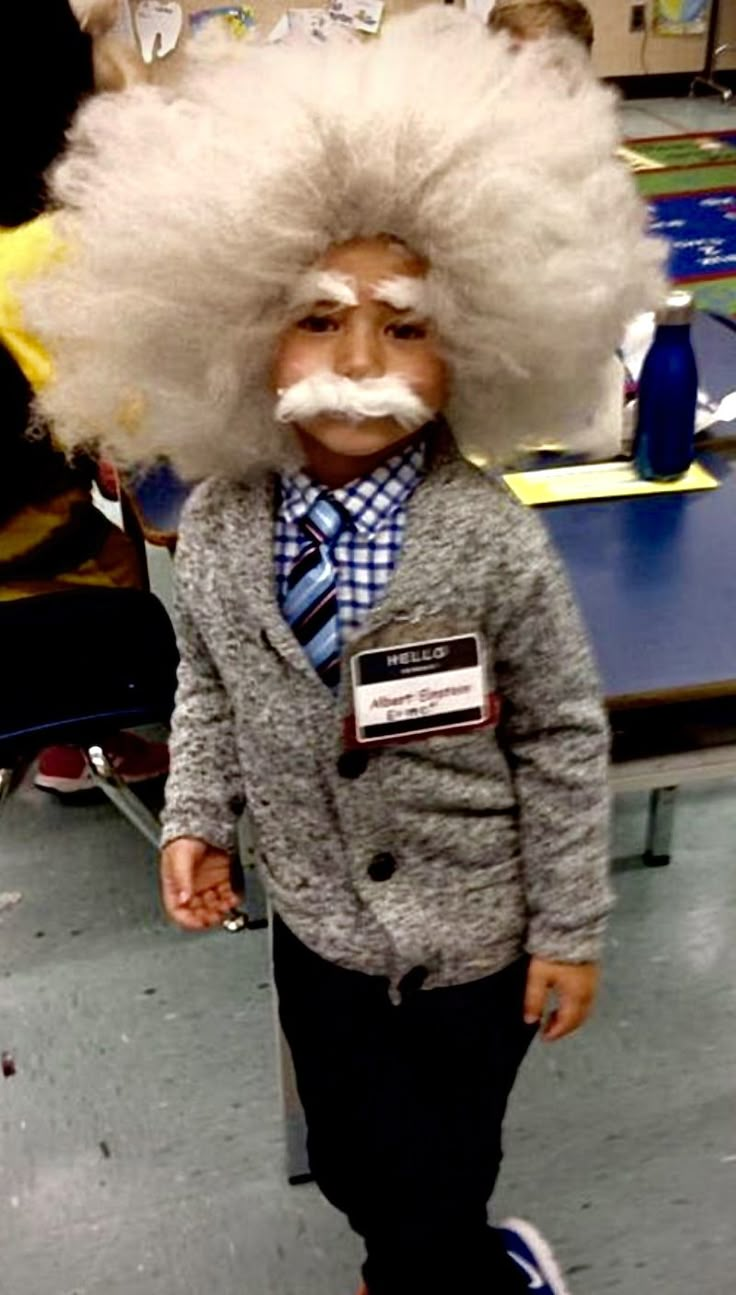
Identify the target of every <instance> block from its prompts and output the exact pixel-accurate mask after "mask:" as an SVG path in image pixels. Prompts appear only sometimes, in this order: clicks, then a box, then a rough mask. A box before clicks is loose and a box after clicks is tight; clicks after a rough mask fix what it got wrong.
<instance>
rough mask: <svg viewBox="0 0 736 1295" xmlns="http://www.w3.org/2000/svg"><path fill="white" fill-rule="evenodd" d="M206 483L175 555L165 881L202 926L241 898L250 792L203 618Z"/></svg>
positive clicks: (178, 911)
mask: <svg viewBox="0 0 736 1295" xmlns="http://www.w3.org/2000/svg"><path fill="white" fill-rule="evenodd" d="M211 511H212V504H211V502H210V500H209V499H208V496H207V487H206V486H204V487H200V488H199V489H198V490H196V491H195V492H194V494H193V495H192V497H191V499H190V501H189V502H188V504H187V507H186V509H185V513H184V517H183V521H182V526H181V530H180V536H179V544H178V547H177V555H176V583H175V619H176V626H177V641H178V644H179V654H180V662H179V672H178V686H177V692H176V706H175V709H174V716H173V720H172V731H171V772H170V774H169V780H168V783H167V786H166V806H165V809H164V814H163V833H162V839H163V853H162V858H161V888H162V897H163V901H164V906H165V908H166V911H167V913H168V914H169V916H170V917H171V918H172V919H173V920H174V921H176V922H178V923H179V924H180V925H181V926H185V927H188V928H189V929H200V928H202V927H204V926H209V925H214V924H215V923H216V922H218V921H221V920H222V917H223V916H224V915H225V913H226V912H227V910H228V909H229V908H231V907H232V906H233V905H234V904H235V902H236V899H235V896H234V894H233V892H232V889H231V886H230V861H231V858H232V856H233V855H234V853H235V849H236V831H237V821H238V818H239V816H240V814H241V812H242V809H243V802H244V795H243V785H242V776H241V770H240V763H239V759H238V752H237V745H236V741H235V731H234V726H233V717H232V709H231V706H230V702H229V700H228V696H227V693H226V691H225V688H224V686H223V683H222V679H221V678H220V674H219V671H218V669H217V665H216V663H215V661H214V660H213V658H212V654H211V652H210V651H209V650H208V646H207V643H206V642H205V639H204V636H203V633H202V630H201V628H200V626H199V624H198V621H197V615H196V608H197V607H198V606H199V605H200V604H201V594H200V582H201V578H202V575H203V573H206V571H207V567H208V564H209V563H210V562H215V561H216V555H215V554H212V553H210V552H209V551H208V545H209V544H210V543H211V541H208V540H207V539H204V540H202V541H201V542H200V529H201V526H202V521H203V519H204V518H206V517H207V516H208V515H210V517H211Z"/></svg>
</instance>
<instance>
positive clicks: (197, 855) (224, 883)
mask: <svg viewBox="0 0 736 1295" xmlns="http://www.w3.org/2000/svg"><path fill="white" fill-rule="evenodd" d="M161 897H162V899H163V904H164V908H165V909H166V912H167V914H168V916H169V917H170V918H171V920H172V922H176V923H177V925H179V926H183V927H184V929H185V930H187V931H204V930H205V929H206V928H207V927H208V926H220V925H221V923H222V922H223V920H224V919H225V918H226V917H227V915H228V913H229V911H230V909H231V908H236V907H237V904H238V897H237V895H236V894H235V892H234V891H233V888H232V885H231V882H230V855H229V854H227V853H226V851H225V850H216V849H215V847H214V846H212V845H208V844H207V842H206V841H200V840H199V839H198V838H196V837H192V836H182V837H179V839H178V840H177V841H172V842H171V844H170V845H167V846H166V849H165V850H164V851H163V853H162V855H161Z"/></svg>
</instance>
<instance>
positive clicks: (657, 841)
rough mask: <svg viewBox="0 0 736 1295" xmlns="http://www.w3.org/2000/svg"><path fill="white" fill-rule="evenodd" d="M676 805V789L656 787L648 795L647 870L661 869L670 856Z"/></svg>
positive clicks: (645, 853) (645, 859)
mask: <svg viewBox="0 0 736 1295" xmlns="http://www.w3.org/2000/svg"><path fill="white" fill-rule="evenodd" d="M676 803H677V787H657V788H656V789H655V790H654V791H652V792H650V793H649V817H648V821H647V843H646V847H645V850H644V862H645V864H646V865H647V867H649V868H662V867H665V866H666V865H667V864H668V863H669V862H670V858H671V854H672V830H673V826H674V820H675V805H676Z"/></svg>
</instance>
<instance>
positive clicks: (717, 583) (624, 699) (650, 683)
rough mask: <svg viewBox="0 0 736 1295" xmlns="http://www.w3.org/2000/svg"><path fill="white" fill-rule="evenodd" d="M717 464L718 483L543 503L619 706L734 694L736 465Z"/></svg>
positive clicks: (612, 697) (608, 686) (606, 682)
mask: <svg viewBox="0 0 736 1295" xmlns="http://www.w3.org/2000/svg"><path fill="white" fill-rule="evenodd" d="M710 466H714V465H713V464H711V465H710ZM715 466H716V471H717V474H718V475H719V476H720V477H721V479H722V484H721V486H720V487H719V489H718V490H710V491H703V492H702V493H693V494H682V495H664V496H663V495H650V496H648V497H646V498H637V499H616V500H610V501H607V502H605V503H591V504H579V503H576V504H566V505H558V506H557V507H551V508H545V509H544V517H545V521H546V523H547V526H548V529H549V531H550V534H551V535H552V538H553V540H554V542H555V544H556V545H557V548H558V549H559V551H560V553H561V554H562V557H563V558H564V561H565V564H566V566H567V568H568V571H569V574H570V578H571V580H572V584H573V587H574V589H575V593H576V595H577V598H578V601H579V603H580V606H581V608H582V611H583V616H584V617H585V620H586V622H587V625H588V629H589V632H590V635H591V637H592V640H593V644H594V647H595V651H596V654H597V657H598V663H599V666H600V670H601V675H602V679H603V687H604V691H605V693H606V696H607V698H608V700H609V703H610V704H611V705H612V706H624V705H630V704H632V703H642V702H646V701H650V700H651V701H659V702H662V701H676V700H679V701H686V700H695V699H698V698H702V697H704V696H706V695H710V696H714V695H723V694H728V693H733V694H736V472H734V470H733V469H732V468H731V467H730V465H729V464H728V463H726V462H725V460H722V459H719V460H718V461H717V463H716V464H715Z"/></svg>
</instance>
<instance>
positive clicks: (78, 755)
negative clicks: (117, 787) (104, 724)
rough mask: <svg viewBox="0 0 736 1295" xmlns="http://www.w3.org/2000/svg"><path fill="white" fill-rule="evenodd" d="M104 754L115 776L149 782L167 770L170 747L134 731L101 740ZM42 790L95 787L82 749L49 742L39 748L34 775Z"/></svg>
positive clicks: (74, 790) (70, 790)
mask: <svg viewBox="0 0 736 1295" xmlns="http://www.w3.org/2000/svg"><path fill="white" fill-rule="evenodd" d="M103 749H104V751H105V755H106V756H107V758H108V760H109V761H110V764H111V765H112V767H113V769H114V770H115V773H116V774H117V776H118V778H121V779H122V781H123V782H125V783H128V784H133V783H140V782H150V781H151V780H152V779H154V778H162V777H164V775H165V774H167V773H168V771H169V748H168V747H167V745H166V743H165V742H147V741H146V739H145V738H143V737H138V736H137V735H136V734H135V733H118V734H116V736H115V737H111V738H110V739H109V741H107V742H105V743H104V744H103ZM33 781H34V783H35V785H36V787H40V788H41V790H42V791H54V792H56V793H57V794H58V795H61V796H69V795H75V794H76V793H78V792H88V791H92V790H94V786H95V781H94V778H93V777H92V774H91V772H90V770H89V767H88V765H87V761H86V759H85V757H84V752H83V751H82V749H81V747H76V746H48V747H46V750H45V751H42V752H41V755H40V757H39V761H38V770H37V772H36V776H35V778H34V780H33Z"/></svg>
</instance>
